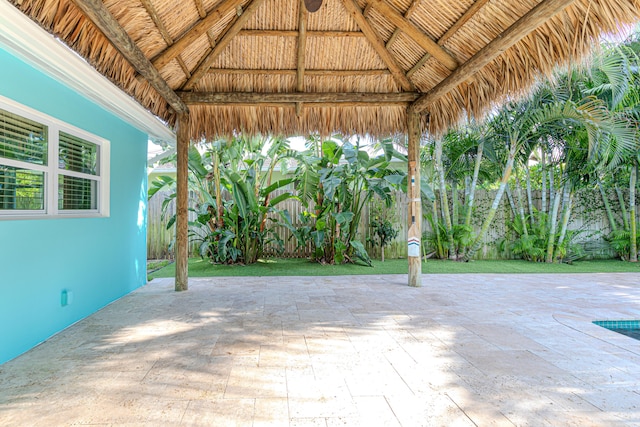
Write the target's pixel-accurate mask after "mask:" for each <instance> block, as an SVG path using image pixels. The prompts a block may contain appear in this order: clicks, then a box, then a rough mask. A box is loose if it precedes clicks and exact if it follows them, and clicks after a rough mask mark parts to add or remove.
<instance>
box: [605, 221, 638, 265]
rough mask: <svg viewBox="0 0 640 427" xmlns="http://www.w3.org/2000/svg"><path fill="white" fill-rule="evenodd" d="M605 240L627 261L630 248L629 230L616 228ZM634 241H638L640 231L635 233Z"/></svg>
mask: <svg viewBox="0 0 640 427" xmlns="http://www.w3.org/2000/svg"><path fill="white" fill-rule="evenodd" d="M605 240H606V241H607V242H608V243H609V245H611V247H612V248H613V250H614V251H616V254H617V255H618V256H619V257H620V259H621V260H623V261H629V253H630V250H631V232H630V231H629V230H625V229H618V230H616V231H613V232H611V233H610V234H609V235H608V236H607V237H606V238H605ZM636 242H638V243H640V233H637V235H636Z"/></svg>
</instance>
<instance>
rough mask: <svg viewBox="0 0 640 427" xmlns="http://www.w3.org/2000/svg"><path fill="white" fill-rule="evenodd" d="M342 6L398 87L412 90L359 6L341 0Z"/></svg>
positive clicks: (348, 0) (353, 1)
mask: <svg viewBox="0 0 640 427" xmlns="http://www.w3.org/2000/svg"><path fill="white" fill-rule="evenodd" d="M342 4H343V5H344V7H345V9H346V10H347V12H349V14H350V15H351V17H352V18H353V19H354V20H355V21H356V23H357V24H358V27H359V28H360V30H361V31H362V32H363V33H364V35H365V37H366V38H367V40H369V43H371V46H372V47H373V49H374V50H375V51H376V52H377V53H378V55H379V56H380V58H381V59H382V61H383V62H384V63H385V65H386V66H387V67H388V68H389V71H390V72H391V74H392V75H393V77H394V78H395V79H396V81H397V82H398V84H399V85H400V87H402V89H404V90H405V91H412V90H414V87H413V83H411V81H409V79H408V78H407V76H406V75H405V74H404V71H403V70H402V68H401V67H400V65H399V64H398V62H397V61H396V59H395V58H394V57H393V55H391V52H389V50H388V49H387V48H386V46H385V44H384V42H383V41H382V39H381V38H380V36H379V35H378V33H377V31H376V30H375V29H373V27H372V26H371V25H370V24H369V21H367V18H365V17H364V15H363V14H362V10H361V9H360V6H358V4H357V3H356V2H355V0H342Z"/></svg>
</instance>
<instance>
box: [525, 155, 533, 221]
mask: <svg viewBox="0 0 640 427" xmlns="http://www.w3.org/2000/svg"><path fill="white" fill-rule="evenodd" d="M524 174H525V177H526V180H527V181H526V184H527V204H528V205H529V223H530V224H531V227H534V226H535V225H536V218H535V216H534V215H533V195H532V191H531V173H530V171H529V166H528V165H524Z"/></svg>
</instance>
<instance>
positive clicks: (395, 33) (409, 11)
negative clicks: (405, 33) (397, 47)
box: [387, 0, 420, 49]
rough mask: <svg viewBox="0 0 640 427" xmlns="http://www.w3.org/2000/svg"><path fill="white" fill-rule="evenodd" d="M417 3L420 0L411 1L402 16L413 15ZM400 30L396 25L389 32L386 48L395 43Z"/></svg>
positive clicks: (406, 17)
mask: <svg viewBox="0 0 640 427" xmlns="http://www.w3.org/2000/svg"><path fill="white" fill-rule="evenodd" d="M419 4H420V0H415V1H413V2H412V3H411V6H409V9H407V11H406V12H405V14H404V18H405V19H409V18H410V17H411V15H413V12H415V10H416V9H417V8H418V5H419ZM401 32H402V31H400V28H397V27H396V29H395V30H394V31H393V34H391V37H389V40H387V49H388V48H389V47H391V45H392V44H394V43H395V41H396V40H397V38H398V36H399V35H400V33H401Z"/></svg>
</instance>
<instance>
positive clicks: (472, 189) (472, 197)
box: [464, 142, 484, 227]
mask: <svg viewBox="0 0 640 427" xmlns="http://www.w3.org/2000/svg"><path fill="white" fill-rule="evenodd" d="M483 150H484V142H481V143H480V145H478V153H477V154H476V163H475V165H474V167H473V179H472V180H471V187H470V188H469V197H468V201H467V212H466V215H467V217H466V218H465V220H464V223H465V225H466V226H467V227H469V226H471V214H472V211H473V201H474V200H475V197H476V185H477V184H478V175H479V174H480V163H481V162H482V152H483Z"/></svg>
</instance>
